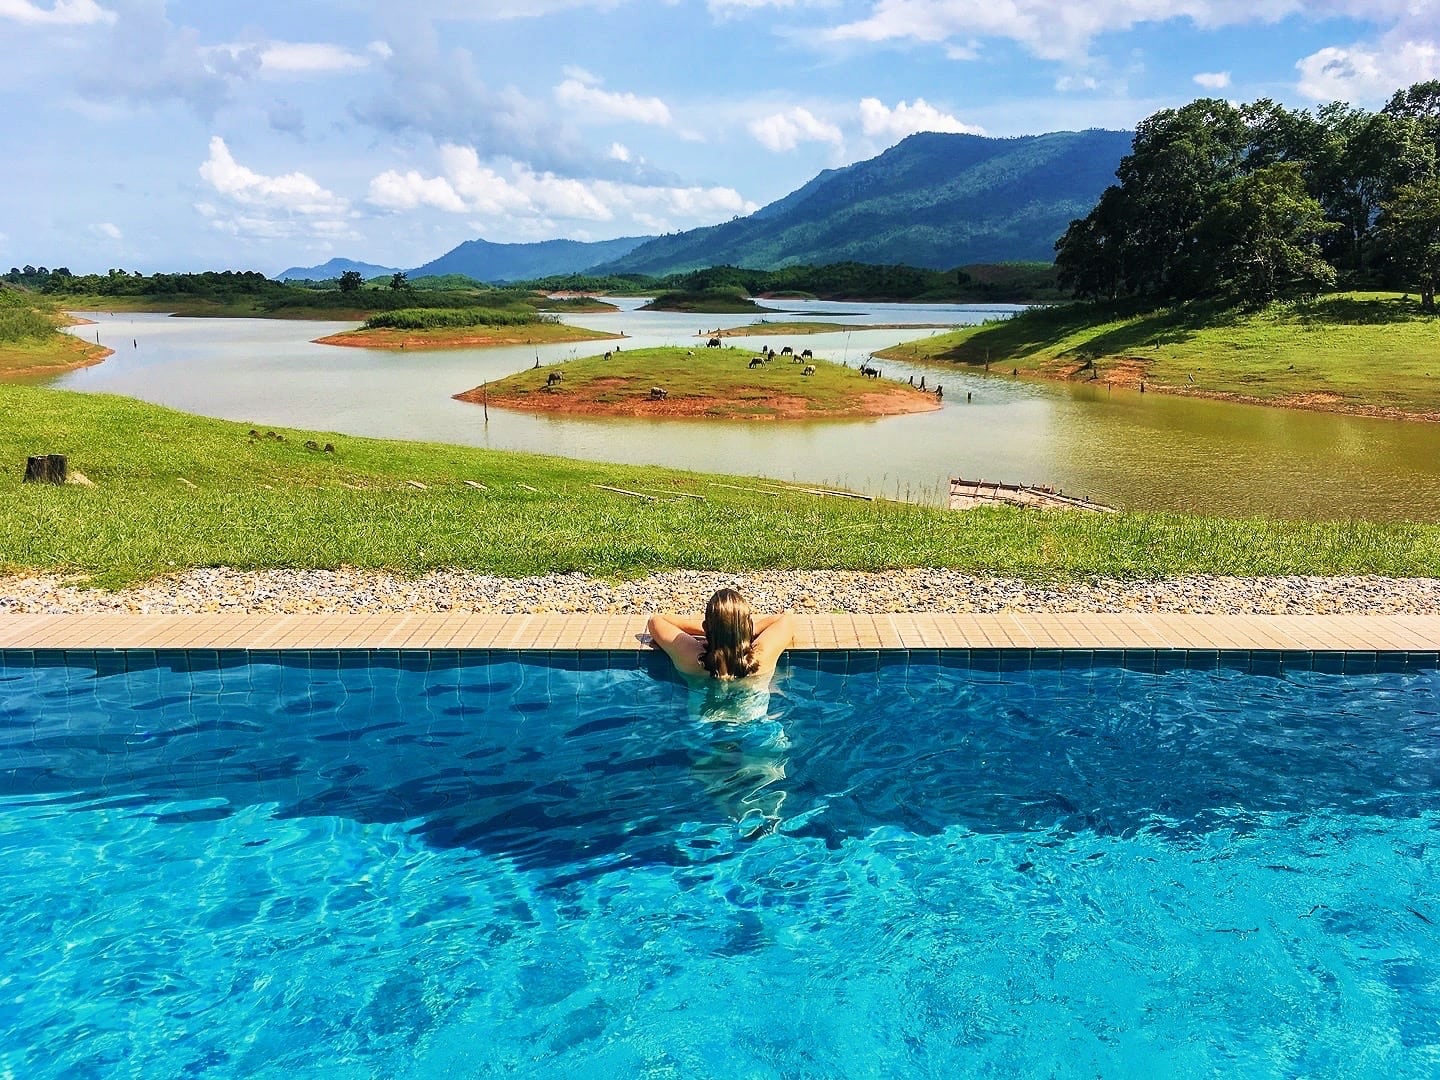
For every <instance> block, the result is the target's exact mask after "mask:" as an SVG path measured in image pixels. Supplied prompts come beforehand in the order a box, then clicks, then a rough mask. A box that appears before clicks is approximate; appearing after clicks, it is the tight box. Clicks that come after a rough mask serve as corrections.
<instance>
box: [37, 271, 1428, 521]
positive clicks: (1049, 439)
mask: <svg viewBox="0 0 1440 1080" xmlns="http://www.w3.org/2000/svg"><path fill="white" fill-rule="evenodd" d="M616 302H617V303H618V304H619V305H620V306H621V309H622V310H620V311H618V312H614V313H600V314H578V315H573V316H565V321H566V322H571V323H575V324H577V325H580V326H587V327H591V328H594V329H596V330H606V331H612V332H621V333H624V334H626V335H627V336H628V338H629V340H627V341H625V342H624V343H623V346H624V347H625V348H644V347H650V346H656V345H668V344H683V345H696V346H699V345H702V344H703V341H702V340H700V339H699V338H698V337H697V334H698V333H699V332H700V331H702V330H709V329H714V328H715V327H717V326H721V327H729V326H738V325H741V324H744V323H748V322H755V321H759V320H760V319H762V318H768V319H770V320H771V321H777V320H779V319H780V318H786V319H789V318H791V317H792V316H789V315H786V316H780V315H775V314H769V315H763V316H762V315H728V316H720V315H694V314H676V313H669V312H645V311H638V310H636V309H637V308H638V307H639V305H640V304H641V303H642V302H643V301H640V300H632V299H622V300H618V301H616ZM777 306H779V305H778V303H777ZM784 307H785V308H786V310H787V311H790V312H798V313H801V315H802V316H803V317H807V318H815V319H818V320H821V321H825V322H840V323H845V324H846V325H847V326H849V327H852V329H847V330H845V331H837V332H831V333H825V334H818V335H806V336H803V337H801V336H796V337H785V336H781V335H771V336H768V337H754V338H742V339H737V340H735V341H734V343H736V344H741V345H742V346H743V345H746V344H749V345H752V346H753V347H754V348H756V349H757V350H758V349H759V347H760V346H761V345H762V344H769V345H771V346H772V347H773V348H779V347H781V346H783V345H786V344H790V345H793V346H794V347H795V348H796V350H797V351H798V350H799V349H801V348H809V349H813V350H814V352H815V354H816V355H817V356H819V357H823V358H825V359H830V360H835V361H842V362H848V363H849V364H851V365H852V366H854V365H856V364H858V363H859V362H860V360H861V359H863V358H866V357H868V356H869V354H870V353H871V352H872V351H879V350H881V349H884V348H886V347H888V346H890V345H894V344H896V343H897V342H901V341H911V340H914V339H916V338H919V337H925V336H928V335H930V334H934V333H939V332H940V331H937V330H933V329H927V328H923V327H922V326H921V325H919V324H925V323H947V324H959V323H974V322H980V321H983V320H985V319H990V318H998V317H1004V316H1006V315H1009V314H1010V313H1012V312H1013V311H1015V310H1017V309H1016V308H1013V307H1005V306H1003V305H1002V306H972V305H909V304H871V303H845V304H839V303H826V302H823V301H805V302H792V301H785V302H784ZM88 317H90V318H94V319H96V320H97V323H98V325H95V326H79V327H74V328H73V332H74V333H75V334H76V335H77V336H80V337H84V338H86V339H87V340H94V339H95V337H96V335H97V334H98V335H99V340H100V341H101V342H102V343H103V344H105V345H108V346H110V347H111V348H113V349H115V350H116V351H115V355H113V356H112V357H110V358H109V359H108V360H106V361H105V362H104V363H103V364H100V365H97V366H95V367H91V368H85V369H82V370H79V371H74V372H70V373H68V374H65V375H63V376H60V377H58V378H53V379H50V380H46V381H47V383H48V384H49V385H54V386H57V387H63V388H68V389H75V390H85V391H95V392H106V393H117V394H126V395H130V396H133V397H137V398H141V399H143V400H146V401H152V402H156V403H157V404H161V405H168V406H171V407H173V408H177V409H183V410H185V411H186V412H192V413H199V414H202V415H206V416H216V417H222V418H225V419H230V420H239V421H243V422H246V423H251V424H256V425H271V426H281V425H283V426H287V427H297V428H304V429H310V430H314V431H325V432H339V433H344V434H352V435H370V436H377V437H383V438H396V439H424V440H430V441H436V442H448V443H461V444H465V445H469V446H481V447H486V448H489V449H495V450H527V451H536V452H541V453H548V454H557V455H560V456H563V457H572V458H583V459H589V460H596V461H617V462H627V463H631V464H640V465H644V464H656V465H666V466H673V467H676V468H686V469H698V470H704V471H711V472H727V473H741V474H751V475H757V476H766V477H771V478H774V479H777V480H785V481H797V480H798V481H806V482H812V483H825V484H831V485H837V486H844V487H848V488H853V489H855V490H858V491H864V492H867V493H870V494H883V495H887V496H890V497H897V496H898V497H900V498H907V499H911V500H917V501H929V502H939V501H942V500H943V498H944V495H945V492H946V490H947V480H948V477H950V476H965V477H967V478H983V479H986V480H1002V481H1007V482H1025V483H1043V484H1050V485H1052V486H1055V487H1059V488H1062V489H1063V490H1065V491H1066V492H1069V493H1073V494H1077V495H1086V496H1089V497H1090V498H1092V499H1096V500H1099V501H1103V502H1108V503H1111V504H1113V505H1115V506H1119V507H1122V508H1124V509H1133V510H1180V511H1190V512H1197V513H1207V514H1220V515H1225V516H1246V515H1265V516H1269V517H1287V518H1312V519H1350V518H1369V519H1375V520H1425V521H1435V520H1440V424H1425V423H1405V422H1400V421H1393V420H1380V419H1374V418H1370V417H1350V416H1339V415H1333V414H1326V413H1314V412H1303V411H1299V410H1287V409H1274V408H1265V407H1262V406H1254V405H1238V404H1233V403H1228V402H1218V401H1205V400H1200V399H1192V398H1182V397H1170V396H1166V395H1163V394H1156V393H1149V394H1139V393H1135V392H1130V391H1122V390H1118V389H1117V390H1113V391H1107V390H1106V389H1105V387H1104V386H1103V385H1099V384H1083V383H1081V384H1067V383H1040V382H1024V381H1019V380H1014V379H1011V378H1010V377H1009V376H1008V375H1003V374H998V373H997V374H992V375H990V376H988V377H986V376H983V375H972V374H962V373H960V372H949V371H945V372H940V373H939V374H938V376H937V372H936V370H935V369H933V368H920V367H909V366H906V365H904V364H899V363H893V362H889V361H880V362H879V366H880V367H881V368H882V370H883V371H884V373H885V375H886V377H889V378H899V379H901V380H902V381H903V380H904V379H906V378H907V377H908V376H909V375H911V374H914V375H915V377H916V378H917V380H918V378H919V377H920V376H921V375H924V376H925V377H926V379H927V381H928V382H929V383H930V384H931V385H933V384H934V383H935V381H936V380H937V378H938V379H939V380H940V381H942V382H943V384H944V386H945V403H944V407H943V408H942V409H940V410H939V411H938V412H932V413H922V414H918V415H913V416H900V417H887V418H882V419H873V420H855V419H851V420H838V421H837V420H831V421H816V422H803V423H794V422H791V423H785V422H776V421H762V422H753V423H738V422H733V421H732V422H721V421H703V420H614V419H608V420H595V419H562V418H558V417H554V416H535V415H530V414H527V413H520V412H511V411H505V410H501V409H491V410H490V418H489V421H488V423H487V422H486V420H485V418H484V414H483V412H482V410H481V408H480V407H479V406H478V405H471V404H467V403H464V402H460V401H455V400H453V399H452V398H451V395H452V394H455V393H458V392H460V391H462V390H468V389H470V388H471V387H474V386H478V385H480V383H482V382H484V381H487V380H491V381H493V380H495V379H498V378H500V377H502V376H504V375H508V374H511V373H513V372H515V371H519V370H522V369H524V368H529V367H532V366H533V365H534V364H535V361H536V359H537V358H538V359H539V360H540V362H541V363H542V364H551V363H557V362H561V361H564V360H567V359H570V358H573V357H577V356H586V355H590V354H593V353H595V352H599V351H603V349H604V348H606V347H608V346H605V345H602V344H601V343H598V342H597V343H594V344H590V343H580V344H578V345H577V344H574V343H567V344H557V345H542V346H538V347H537V346H515V347H501V348H491V349H462V350H455V351H445V352H385V351H380V350H368V349H352V348H338V347H335V346H327V345H316V344H314V343H313V342H312V340H311V339H313V338H317V337H321V336H323V335H325V334H328V333H333V332H335V331H338V330H342V329H348V328H351V327H353V325H354V324H353V323H330V322H300V321H289V320H272V319H178V318H172V317H167V316H164V315H135V314H114V315H111V314H91V315H89V316H88ZM880 323H886V324H902V323H903V324H907V328H905V329H898V330H897V329H889V330H881V329H876V328H874V327H875V324H880ZM967 395H969V398H970V400H968V401H967Z"/></svg>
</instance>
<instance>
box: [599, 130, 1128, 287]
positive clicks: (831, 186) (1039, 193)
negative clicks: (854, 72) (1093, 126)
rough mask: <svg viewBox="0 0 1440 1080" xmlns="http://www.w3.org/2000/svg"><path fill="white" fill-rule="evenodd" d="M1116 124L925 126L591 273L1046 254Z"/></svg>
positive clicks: (1103, 178) (1115, 148) (1096, 180)
mask: <svg viewBox="0 0 1440 1080" xmlns="http://www.w3.org/2000/svg"><path fill="white" fill-rule="evenodd" d="M1131 138H1132V134H1131V133H1130V132H1124V131H1100V130H1090V131H1057V132H1053V133H1051V134H1048V135H1027V136H1024V137H1021V138H1016V139H989V138H983V137H981V136H978V135H945V134H939V133H936V132H923V133H921V134H919V135H911V136H910V137H909V138H907V139H905V140H903V141H901V142H900V143H897V144H896V145H895V146H892V147H891V148H890V149H889V150H886V151H885V152H884V153H883V154H881V155H880V156H879V157H875V158H871V159H870V160H869V161H861V162H857V163H856V164H854V165H848V166H846V167H845V168H843V169H828V170H826V171H825V172H822V173H821V174H820V175H819V176H817V177H815V179H813V180H811V181H810V182H809V183H808V184H806V185H805V186H804V187H802V188H800V189H799V190H797V191H795V192H792V193H791V194H789V195H787V196H785V197H784V198H783V199H780V200H778V201H776V202H773V203H771V204H770V205H769V206H765V207H763V208H761V209H760V210H757V211H756V212H755V213H753V214H751V215H750V216H749V217H744V218H739V219H737V220H734V221H729V222H726V223H725V224H723V225H713V226H710V227H708V228H701V229H691V230H689V231H688V232H682V233H676V234H674V235H670V236H661V237H657V238H655V239H653V240H651V241H649V242H648V243H645V244H641V245H639V246H638V247H636V248H635V249H634V250H632V251H631V252H629V253H628V254H627V255H625V256H623V257H619V258H615V259H613V260H612V261H610V262H608V263H603V264H601V265H599V266H594V267H591V268H589V269H591V270H593V271H594V272H596V273H615V274H620V273H641V274H656V275H664V274H671V273H678V272H682V271H686V270H697V269H701V268H703V267H707V266H718V265H722V264H729V265H733V266H745V267H751V268H754V269H759V270H773V269H778V268H780V267H784V266H792V265H797V264H814V265H822V264H825V263H835V262H845V261H854V262H863V263H879V264H893V263H904V264H906V265H909V266H921V267H928V268H931V269H936V270H948V269H950V268H952V267H956V266H961V265H964V264H967V263H992V262H1017V261H1024V260H1043V261H1045V262H1049V261H1050V260H1051V259H1053V258H1054V257H1055V250H1054V245H1055V241H1056V240H1057V239H1058V238H1059V237H1060V234H1061V233H1063V232H1064V231H1065V229H1066V228H1067V227H1068V226H1069V224H1070V222H1071V220H1072V219H1074V218H1077V217H1084V216H1085V215H1086V214H1087V213H1089V212H1090V210H1091V208H1092V207H1093V206H1094V205H1095V202H1096V200H1097V199H1099V197H1100V193H1101V192H1102V191H1104V190H1105V188H1106V187H1108V186H1109V185H1110V184H1111V183H1113V182H1114V180H1115V167H1116V166H1117V165H1119V163H1120V159H1121V158H1122V157H1123V156H1124V155H1125V154H1126V153H1128V152H1129V150H1130V141H1131Z"/></svg>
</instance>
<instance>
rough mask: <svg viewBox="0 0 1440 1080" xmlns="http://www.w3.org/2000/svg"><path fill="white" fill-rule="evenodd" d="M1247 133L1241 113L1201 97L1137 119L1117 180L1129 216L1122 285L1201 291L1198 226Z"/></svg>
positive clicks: (1161, 292) (1158, 291)
mask: <svg viewBox="0 0 1440 1080" xmlns="http://www.w3.org/2000/svg"><path fill="white" fill-rule="evenodd" d="M1249 141H1250V132H1249V129H1248V128H1247V126H1246V124H1245V118H1244V116H1243V115H1242V114H1241V112H1240V110H1239V109H1237V108H1236V107H1235V106H1234V105H1231V104H1230V103H1229V102H1227V101H1221V100H1219V99H1216V98H1201V99H1200V100H1198V101H1193V102H1191V103H1190V104H1189V105H1186V106H1184V107H1182V108H1179V109H1162V110H1161V111H1160V112H1157V113H1155V114H1154V115H1152V116H1150V117H1147V118H1146V119H1145V120H1143V121H1141V123H1140V125H1139V127H1138V128H1136V131H1135V141H1134V143H1133V149H1132V150H1131V152H1130V153H1129V154H1127V155H1126V156H1125V157H1124V158H1123V159H1122V160H1121V162H1120V167H1119V168H1118V169H1117V170H1116V173H1115V175H1116V176H1118V177H1119V178H1120V186H1121V188H1122V190H1124V192H1125V197H1126V210H1127V212H1128V215H1129V219H1130V220H1129V223H1128V230H1127V231H1128V234H1129V235H1128V237H1127V241H1128V242H1127V243H1126V244H1125V245H1124V248H1125V251H1126V253H1127V258H1126V260H1125V274H1126V279H1125V284H1126V286H1127V288H1128V290H1129V291H1130V292H1133V293H1137V294H1139V295H1142V296H1143V295H1158V296H1169V297H1175V296H1178V297H1184V296H1189V295H1195V294H1196V292H1198V291H1201V290H1203V287H1204V281H1205V278H1206V276H1207V267H1206V266H1205V265H1204V259H1203V257H1201V253H1200V252H1198V251H1197V250H1196V233H1195V230H1196V227H1197V226H1198V225H1199V223H1200V220H1201V219H1202V218H1203V217H1204V216H1205V211H1206V209H1207V208H1208V206H1209V204H1210V200H1211V197H1212V195H1213V193H1214V192H1215V190H1216V189H1217V188H1218V187H1219V186H1220V185H1222V184H1225V183H1227V182H1229V181H1230V180H1233V179H1234V178H1235V177H1236V176H1238V175H1239V174H1240V172H1241V169H1242V166H1243V164H1244V160H1245V151H1246V148H1247V146H1248V145H1249Z"/></svg>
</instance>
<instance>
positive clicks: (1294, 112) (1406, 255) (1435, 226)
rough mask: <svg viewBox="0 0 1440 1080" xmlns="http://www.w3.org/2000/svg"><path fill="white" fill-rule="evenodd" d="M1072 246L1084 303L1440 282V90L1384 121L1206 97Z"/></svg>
mask: <svg viewBox="0 0 1440 1080" xmlns="http://www.w3.org/2000/svg"><path fill="white" fill-rule="evenodd" d="M1115 175H1116V178H1117V179H1118V180H1119V183H1118V184H1115V185H1113V186H1111V187H1109V188H1107V189H1106V191H1105V192H1104V194H1102V195H1101V197H1100V200H1099V202H1098V203H1097V204H1096V206H1095V208H1094V209H1093V210H1091V211H1090V213H1089V214H1088V215H1087V216H1086V217H1084V218H1080V219H1078V220H1076V221H1073V222H1071V224H1070V227H1069V229H1068V230H1066V232H1065V234H1064V236H1062V237H1061V238H1060V240H1059V241H1058V242H1057V243H1056V245H1055V249H1056V258H1055V262H1056V268H1057V272H1058V274H1059V280H1060V284H1061V285H1062V286H1064V287H1066V288H1068V289H1071V290H1073V291H1074V293H1075V294H1076V295H1077V296H1079V297H1081V298H1089V299H1107V300H1113V299H1118V298H1120V297H1141V298H1146V299H1152V300H1155V301H1175V300H1181V301H1183V300H1193V299H1209V298H1213V299H1219V300H1222V301H1226V302H1233V303H1241V304H1245V305H1250V306H1258V305H1262V304H1265V303H1268V302H1270V301H1272V300H1276V299H1280V298H1287V297H1299V296H1306V295H1314V294H1316V293H1319V292H1321V291H1323V290H1326V289H1330V288H1333V287H1335V286H1336V285H1337V284H1338V285H1343V286H1346V287H1391V288H1400V289H1405V290H1414V291H1417V292H1418V293H1419V294H1420V297H1421V301H1422V304H1423V306H1424V307H1425V308H1426V309H1427V310H1434V307H1435V293H1436V286H1437V282H1440V81H1434V80H1432V81H1429V82H1422V83H1417V84H1415V85H1414V86H1411V87H1409V88H1408V89H1405V90H1400V91H1397V92H1396V93H1395V94H1394V96H1392V97H1391V99H1390V100H1389V102H1388V103H1386V105H1385V106H1384V107H1383V108H1382V109H1380V110H1379V111H1378V112H1368V111H1366V110H1364V109H1360V108H1355V107H1352V106H1350V105H1347V104H1344V103H1341V102H1336V103H1333V104H1329V105H1324V106H1322V107H1320V108H1319V109H1317V110H1315V111H1314V112H1311V111H1309V110H1305V109H1286V108H1284V107H1283V106H1280V105H1277V104H1276V103H1275V102H1273V101H1270V100H1260V101H1256V102H1252V103H1250V104H1243V105H1235V104H1232V103H1230V102H1227V101H1222V100H1218V99H1215V98H1202V99H1200V100H1197V101H1193V102H1191V103H1190V104H1188V105H1185V106H1183V107H1181V108H1178V109H1162V110H1161V111H1159V112H1157V113H1155V114H1154V115H1152V116H1150V117H1148V118H1147V119H1145V120H1144V121H1143V122H1142V123H1141V124H1140V125H1139V127H1138V128H1137V130H1136V132H1135V139H1134V142H1133V143H1132V148H1131V152H1130V153H1129V154H1127V155H1126V156H1125V157H1124V158H1123V159H1122V160H1121V162H1120V167H1119V168H1118V169H1117V170H1116V174H1115Z"/></svg>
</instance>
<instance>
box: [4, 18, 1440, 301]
mask: <svg viewBox="0 0 1440 1080" xmlns="http://www.w3.org/2000/svg"><path fill="white" fill-rule="evenodd" d="M1437 43H1440V0H1318V2H1303V3H1302V2H1300V0H977V2H970V0H476V2H464V0H399V2H395V0H391V2H389V3H383V4H381V3H373V2H370V0H289V2H285V3H281V2H277V0H250V2H246V3H231V2H228V0H170V2H168V3H167V2H165V0H0V116H3V118H4V119H3V123H0V156H3V160H4V162H5V171H6V178H5V183H4V187H3V188H0V191H3V195H0V264H3V266H4V267H9V266H10V265H23V264H25V263H33V264H35V265H47V266H57V265H66V266H69V267H70V268H71V269H73V270H75V271H77V272H78V271H92V270H105V269H108V268H110V267H114V266H119V267H124V268H127V269H140V270H145V271H154V270H198V269H207V268H214V269H219V268H226V267H230V268H236V269H241V268H246V269H258V270H262V271H265V272H267V273H274V272H277V271H279V270H281V269H282V268H284V267H286V266H290V265H310V264H314V263H319V262H323V261H325V260H326V259H328V258H330V257H332V256H334V255H343V256H347V257H351V258H358V259H363V260H366V261H370V262H376V263H381V264H386V265H394V266H407V267H408V266H414V265H418V264H419V263H422V262H425V261H428V260H429V259H432V258H435V257H436V256H438V255H440V254H442V253H443V252H445V251H447V250H449V249H450V248H452V247H454V246H455V245H456V244H458V243H460V242H461V241H463V240H467V239H472V238H475V237H483V238H485V239H487V240H492V241H496V242H515V241H529V240H544V239H551V238H555V237H569V238H573V239H580V240H600V239H608V238H610V237H615V236H626V235H641V234H653V233H659V232H667V231H674V230H680V229H687V228H692V227H694V226H697V225H708V224H714V223H716V222H720V221H725V220H728V219H729V218H731V217H733V216H735V215H741V214H746V213H749V212H750V211H752V210H754V209H756V208H758V207H759V206H762V205H764V204H766V203H768V202H771V201H773V200H774V199H777V198H779V197H781V196H783V195H785V194H787V193H789V192H790V191H793V190H794V189H795V188H797V187H799V186H800V185H801V184H803V183H805V182H806V181H807V180H809V179H810V178H811V177H813V176H814V175H815V174H816V173H817V172H819V171H820V170H821V169H825V168H832V167H835V166H839V165H845V164H848V163H850V162H853V161H858V160H861V159H863V158H867V157H872V156H874V155H875V154H877V153H879V152H880V151H882V150H884V149H885V148H886V147H887V146H891V145H893V144H894V143H896V142H897V141H899V140H900V139H901V138H903V137H904V136H906V135H908V134H910V133H912V132H914V131H920V130H932V131H971V132H977V133H982V134H986V135H994V136H1012V135H1024V134H1033V133H1038V132H1043V131H1054V130H1061V129H1077V128H1086V127H1108V128H1127V127H1131V126H1133V125H1134V124H1135V123H1136V121H1138V120H1140V119H1141V118H1142V117H1144V116H1146V115H1147V114H1149V113H1151V112H1153V111H1154V110H1156V109H1158V108H1162V107H1165V106H1171V105H1179V104H1183V103H1184V102H1186V101H1189V100H1192V99H1193V98H1195V97H1199V96H1207V95H1209V96H1222V97H1227V98H1230V99H1232V100H1237V101H1249V100H1253V99H1255V98H1259V97H1271V98H1274V99H1276V100H1279V101H1282V102H1284V103H1286V104H1289V105H1294V106H1311V105H1314V104H1316V103H1319V102H1322V101H1331V100H1344V101H1349V102H1352V103H1354V104H1357V105H1364V106H1367V107H1372V108H1373V107H1378V106H1379V105H1381V104H1383V103H1384V101H1385V99H1386V98H1387V97H1388V96H1389V95H1390V93H1391V92H1393V91H1394V90H1395V89H1396V88H1398V87H1400V86H1406V85H1409V84H1410V83H1412V82H1416V81H1419V80H1421V79H1427V78H1435V77H1440V44H1437Z"/></svg>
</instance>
